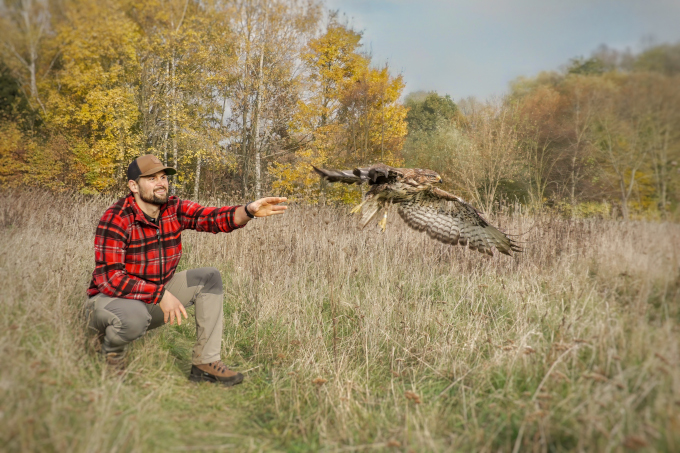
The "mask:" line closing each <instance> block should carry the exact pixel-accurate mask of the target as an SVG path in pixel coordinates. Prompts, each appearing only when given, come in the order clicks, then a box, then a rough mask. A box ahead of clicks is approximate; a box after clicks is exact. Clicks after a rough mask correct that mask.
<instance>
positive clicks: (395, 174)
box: [313, 164, 522, 255]
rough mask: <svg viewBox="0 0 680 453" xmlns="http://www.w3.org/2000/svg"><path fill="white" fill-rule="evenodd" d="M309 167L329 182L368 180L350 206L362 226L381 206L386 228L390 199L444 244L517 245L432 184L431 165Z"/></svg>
mask: <svg viewBox="0 0 680 453" xmlns="http://www.w3.org/2000/svg"><path fill="white" fill-rule="evenodd" d="M313 168H314V171H316V172H317V173H318V174H319V175H321V177H322V178H323V179H325V180H326V181H328V182H342V183H345V184H363V183H368V185H369V186H370V189H369V191H368V192H367V193H366V196H365V197H364V200H363V202H362V203H361V204H360V205H358V206H357V207H355V208H354V209H353V210H352V213H356V212H361V214H362V216H361V226H362V228H363V227H365V226H366V225H367V224H368V223H369V222H370V221H371V220H373V219H374V218H376V217H377V216H378V215H379V214H380V212H381V211H383V210H385V214H384V216H383V218H382V220H381V221H380V222H379V224H380V226H381V228H382V230H383V231H385V227H386V225H387V209H388V208H389V206H390V205H393V204H394V205H397V206H398V211H399V215H400V216H401V218H402V219H404V221H405V222H406V224H407V225H408V226H410V227H411V228H413V229H414V230H417V231H425V232H427V234H428V236H430V237H431V238H433V239H436V240H438V241H441V242H444V243H445V244H453V245H455V244H459V245H462V246H465V245H467V246H468V247H469V248H471V249H472V250H477V251H478V252H481V253H486V254H487V255H493V253H492V251H491V249H492V247H496V249H498V251H499V252H501V253H503V254H505V255H510V253H511V252H521V251H522V250H521V248H520V247H519V246H518V245H517V244H516V243H515V242H514V241H513V240H512V239H510V238H508V237H507V236H506V235H505V234H503V233H502V232H500V231H499V230H498V229H496V228H494V227H493V226H491V225H489V223H488V222H487V221H486V220H485V219H484V218H483V217H482V216H481V215H480V213H479V212H477V210H476V209H475V208H473V207H472V206H471V205H469V204H468V203H466V202H465V201H464V200H463V199H462V198H459V197H457V196H455V195H453V194H450V193H448V192H445V191H443V190H441V189H440V188H438V187H436V186H435V184H438V183H441V181H442V178H441V177H440V176H439V175H438V174H437V173H436V172H434V171H432V170H421V169H419V168H393V167H390V166H388V165H385V164H376V165H373V166H371V167H368V168H355V169H354V170H344V171H342V170H327V169H323V168H316V167H313Z"/></svg>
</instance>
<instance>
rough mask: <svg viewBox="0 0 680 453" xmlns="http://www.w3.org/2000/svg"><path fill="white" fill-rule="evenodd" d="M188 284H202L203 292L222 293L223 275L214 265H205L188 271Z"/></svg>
mask: <svg viewBox="0 0 680 453" xmlns="http://www.w3.org/2000/svg"><path fill="white" fill-rule="evenodd" d="M187 286H190V287H191V286H202V289H201V292H202V293H203V294H222V293H223V292H224V289H223V286H222V275H221V274H220V271H219V270H217V269H216V268H214V267H203V268H200V269H190V270H188V271H187Z"/></svg>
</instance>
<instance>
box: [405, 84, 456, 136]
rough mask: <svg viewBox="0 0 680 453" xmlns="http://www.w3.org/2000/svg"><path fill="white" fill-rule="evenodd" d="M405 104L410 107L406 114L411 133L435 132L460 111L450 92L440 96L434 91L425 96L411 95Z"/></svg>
mask: <svg viewBox="0 0 680 453" xmlns="http://www.w3.org/2000/svg"><path fill="white" fill-rule="evenodd" d="M404 105H405V107H406V108H408V109H409V110H408V114H407V115H406V122H407V123H408V131H409V134H414V133H418V132H424V133H430V132H434V131H435V130H437V128H439V127H442V126H445V125H447V124H449V123H450V122H451V120H453V119H454V118H455V117H456V114H457V113H458V107H457V106H456V104H455V103H454V102H453V100H452V99H451V97H450V96H449V95H448V94H447V95H445V96H439V95H438V94H437V93H436V92H434V91H433V92H430V93H427V94H426V95H425V96H424V97H422V96H411V95H409V96H407V97H406V100H405V102H404Z"/></svg>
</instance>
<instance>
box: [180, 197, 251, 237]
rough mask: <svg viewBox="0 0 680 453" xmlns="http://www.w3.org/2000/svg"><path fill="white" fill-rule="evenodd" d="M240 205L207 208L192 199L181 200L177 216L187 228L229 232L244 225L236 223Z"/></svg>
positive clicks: (183, 226)
mask: <svg viewBox="0 0 680 453" xmlns="http://www.w3.org/2000/svg"><path fill="white" fill-rule="evenodd" d="M238 208H239V206H225V207H223V208H206V207H204V206H201V205H200V204H198V203H194V202H193V201H190V200H180V202H179V206H178V209H177V218H178V219H179V221H180V223H181V224H182V228H184V229H186V230H196V231H206V232H210V233H229V232H230V231H233V230H236V229H238V228H243V227H244V226H245V224H244V225H236V223H235V222H234V213H235V212H236V209H238Z"/></svg>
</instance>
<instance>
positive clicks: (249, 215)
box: [243, 201, 255, 219]
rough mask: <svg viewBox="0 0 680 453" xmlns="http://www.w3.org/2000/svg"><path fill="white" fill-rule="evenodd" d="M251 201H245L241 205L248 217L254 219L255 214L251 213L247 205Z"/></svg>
mask: <svg viewBox="0 0 680 453" xmlns="http://www.w3.org/2000/svg"><path fill="white" fill-rule="evenodd" d="M252 203H253V202H252V201H251V202H249V203H246V205H245V206H243V210H244V211H245V212H246V215H247V216H248V218H249V219H254V218H255V214H251V213H250V211H249V210H248V206H250V205H251V204H252Z"/></svg>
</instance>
